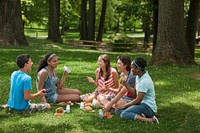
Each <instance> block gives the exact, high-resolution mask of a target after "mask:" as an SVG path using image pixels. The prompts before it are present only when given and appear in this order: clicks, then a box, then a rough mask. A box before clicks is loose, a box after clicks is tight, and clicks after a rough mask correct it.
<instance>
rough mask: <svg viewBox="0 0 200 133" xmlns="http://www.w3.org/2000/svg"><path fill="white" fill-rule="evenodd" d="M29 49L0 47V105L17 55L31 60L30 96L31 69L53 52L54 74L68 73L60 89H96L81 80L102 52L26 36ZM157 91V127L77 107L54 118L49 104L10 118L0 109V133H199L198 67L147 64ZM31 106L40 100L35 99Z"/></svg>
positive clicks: (91, 73)
mask: <svg viewBox="0 0 200 133" xmlns="http://www.w3.org/2000/svg"><path fill="white" fill-rule="evenodd" d="M27 38H28V40H29V42H30V47H29V48H22V47H14V46H12V47H0V68H1V70H0V88H1V89H0V104H4V103H6V102H7V99H8V95H9V89H10V84H9V80H10V75H11V73H12V72H13V71H14V70H17V69H18V68H17V66H16V65H15V58H16V56H17V55H19V54H22V53H28V54H30V55H31V56H32V60H33V62H34V64H33V70H32V71H31V72H30V73H29V75H30V76H31V77H32V81H33V90H32V91H31V92H32V93H34V92H36V91H37V90H36V87H35V80H36V73H35V71H36V67H37V63H38V62H39V60H40V59H41V58H42V57H43V56H44V55H45V54H46V53H47V52H50V51H51V52H55V53H56V54H57V55H58V56H59V65H58V68H57V69H56V70H57V75H58V76H59V77H61V75H62V72H63V66H64V65H67V66H69V67H70V68H71V69H72V72H71V73H70V74H69V75H68V78H67V81H66V83H65V87H70V88H75V89H79V90H80V91H82V93H87V92H92V91H93V90H94V89H95V87H94V86H93V85H92V84H91V83H89V82H88V81H87V80H86V76H92V77H93V78H95V69H96V68H97V58H98V56H99V55H100V54H102V52H99V51H95V50H90V51H87V50H81V49H74V48H72V47H69V46H67V45H63V44H62V45H61V44H55V43H51V42H49V41H47V40H42V39H34V38H30V37H27ZM107 54H108V55H109V56H110V58H111V64H112V66H113V67H115V68H116V57H117V56H118V55H120V54H128V55H130V57H131V58H132V59H133V58H134V57H135V56H142V57H144V58H145V59H147V60H148V61H149V60H150V58H151V54H150V53H144V52H134V53H117V52H108V53H107ZM196 61H197V62H198V64H199V63H200V51H199V50H196ZM147 70H148V72H149V74H150V75H151V77H152V79H153V81H154V85H155V91H156V100H157V106H158V113H157V117H158V119H159V121H160V124H159V125H154V124H149V123H144V122H135V121H131V120H124V119H121V118H119V116H116V115H114V116H113V117H112V118H111V119H108V120H106V119H101V118H99V117H98V109H95V112H93V113H87V112H84V111H82V110H80V109H79V106H78V105H73V106H71V112H70V113H69V114H64V115H63V116H60V117H56V116H54V115H53V114H54V113H55V109H56V108H57V107H59V105H57V104H52V109H51V110H50V111H48V112H44V113H32V114H25V115H20V114H11V113H8V112H6V110H1V111H0V125H1V126H0V133H3V132H6V133H8V132H16V133H21V132H34V133H36V132H38V133H43V132H44V133H46V132H49V133H52V132H58V133H63V132H67V133H68V132H69V133H104V132H105V133H134V132H135V133H155V132H156V133H198V132H200V120H199V118H200V90H199V88H200V67H199V65H197V66H161V67H155V66H148V67H147ZM32 102H40V99H39V98H38V99H34V100H32Z"/></svg>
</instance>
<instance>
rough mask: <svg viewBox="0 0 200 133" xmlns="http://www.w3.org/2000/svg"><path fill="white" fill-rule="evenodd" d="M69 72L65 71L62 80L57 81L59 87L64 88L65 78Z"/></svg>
mask: <svg viewBox="0 0 200 133" xmlns="http://www.w3.org/2000/svg"><path fill="white" fill-rule="evenodd" d="M67 74H68V73H67V72H66V71H64V73H63V75H62V78H61V79H60V81H59V82H58V83H57V87H58V88H59V89H62V87H63V86H64V83H65V80H66V77H67Z"/></svg>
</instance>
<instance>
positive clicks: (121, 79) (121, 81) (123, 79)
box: [119, 76, 127, 85]
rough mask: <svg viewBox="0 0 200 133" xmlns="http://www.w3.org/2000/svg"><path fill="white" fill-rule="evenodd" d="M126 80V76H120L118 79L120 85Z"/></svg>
mask: <svg viewBox="0 0 200 133" xmlns="http://www.w3.org/2000/svg"><path fill="white" fill-rule="evenodd" d="M126 81H127V76H122V77H121V78H120V80H119V83H120V84H122V85H124V84H125V83H126Z"/></svg>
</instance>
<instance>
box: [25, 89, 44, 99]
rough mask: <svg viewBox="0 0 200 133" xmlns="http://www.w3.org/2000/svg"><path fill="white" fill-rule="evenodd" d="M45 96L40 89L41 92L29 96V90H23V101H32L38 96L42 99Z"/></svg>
mask: <svg viewBox="0 0 200 133" xmlns="http://www.w3.org/2000/svg"><path fill="white" fill-rule="evenodd" d="M45 94H46V91H45V89H42V90H40V91H38V92H37V93H35V94H31V93H30V90H24V99H25V100H32V99H34V98H36V97H38V96H40V97H44V95H45Z"/></svg>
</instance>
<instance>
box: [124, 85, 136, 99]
mask: <svg viewBox="0 0 200 133" xmlns="http://www.w3.org/2000/svg"><path fill="white" fill-rule="evenodd" d="M124 87H125V88H126V89H127V90H129V91H130V92H131V93H132V94H133V95H135V96H136V88H135V87H136V86H134V87H131V86H130V85H129V84H128V83H127V82H126V83H124Z"/></svg>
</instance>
